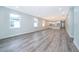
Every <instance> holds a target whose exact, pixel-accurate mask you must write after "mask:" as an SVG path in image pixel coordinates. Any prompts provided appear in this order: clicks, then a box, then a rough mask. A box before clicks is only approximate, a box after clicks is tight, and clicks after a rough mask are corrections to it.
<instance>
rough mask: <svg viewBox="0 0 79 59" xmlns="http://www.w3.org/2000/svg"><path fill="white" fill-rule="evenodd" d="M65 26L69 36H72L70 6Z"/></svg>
mask: <svg viewBox="0 0 79 59" xmlns="http://www.w3.org/2000/svg"><path fill="white" fill-rule="evenodd" d="M65 28H66V31H67V32H68V34H69V36H70V37H71V38H74V8H73V7H71V8H70V10H69V12H68V15H67V18H66V20H65Z"/></svg>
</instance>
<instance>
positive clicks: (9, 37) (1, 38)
mask: <svg viewBox="0 0 79 59" xmlns="http://www.w3.org/2000/svg"><path fill="white" fill-rule="evenodd" d="M47 29H49V28H45V29H40V30H36V31H33V32H28V33H23V34H17V35H13V36H10V37H6V38H1V39H0V40H2V39H8V38H13V37H17V36H20V35H25V34H26V35H27V34H32V33H36V32H40V31H44V30H47Z"/></svg>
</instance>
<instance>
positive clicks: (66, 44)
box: [0, 29, 78, 52]
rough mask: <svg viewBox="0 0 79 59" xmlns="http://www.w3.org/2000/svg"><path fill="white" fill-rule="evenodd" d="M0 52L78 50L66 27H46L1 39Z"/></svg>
mask: <svg viewBox="0 0 79 59" xmlns="http://www.w3.org/2000/svg"><path fill="white" fill-rule="evenodd" d="M0 52H78V49H77V48H76V46H75V45H74V43H73V42H72V41H71V39H70V37H69V36H68V34H67V33H66V31H65V30H64V29H60V30H56V29H46V30H43V31H38V32H34V33H30V34H23V35H18V36H15V37H11V38H6V39H2V40H0Z"/></svg>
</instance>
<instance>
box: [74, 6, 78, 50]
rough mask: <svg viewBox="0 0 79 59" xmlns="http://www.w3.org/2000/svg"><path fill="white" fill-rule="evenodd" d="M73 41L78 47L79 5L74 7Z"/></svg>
mask: <svg viewBox="0 0 79 59" xmlns="http://www.w3.org/2000/svg"><path fill="white" fill-rule="evenodd" d="M74 43H75V45H76V46H77V48H78V49H79V7H74Z"/></svg>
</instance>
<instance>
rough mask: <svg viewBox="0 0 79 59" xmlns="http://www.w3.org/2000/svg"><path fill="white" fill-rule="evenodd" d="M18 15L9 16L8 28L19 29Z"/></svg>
mask: <svg viewBox="0 0 79 59" xmlns="http://www.w3.org/2000/svg"><path fill="white" fill-rule="evenodd" d="M20 19H21V17H20V15H17V14H10V28H12V29H13V28H20Z"/></svg>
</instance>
